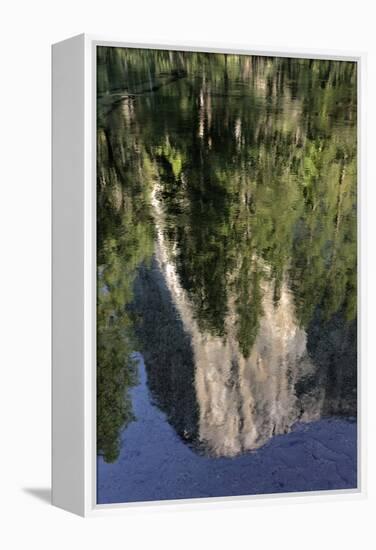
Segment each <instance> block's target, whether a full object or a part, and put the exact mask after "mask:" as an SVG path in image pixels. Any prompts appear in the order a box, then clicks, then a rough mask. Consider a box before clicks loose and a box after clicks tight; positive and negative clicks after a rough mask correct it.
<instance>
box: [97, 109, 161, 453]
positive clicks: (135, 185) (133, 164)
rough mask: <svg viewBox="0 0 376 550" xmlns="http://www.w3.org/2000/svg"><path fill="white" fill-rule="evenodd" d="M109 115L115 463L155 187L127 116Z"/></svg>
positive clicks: (105, 266)
mask: <svg viewBox="0 0 376 550" xmlns="http://www.w3.org/2000/svg"><path fill="white" fill-rule="evenodd" d="M104 120H105V121H106V125H105V126H104V127H101V126H99V127H98V149H97V151H98V155H97V156H98V210H97V214H98V231H97V241H98V243H97V244H98V246H97V264H98V277H97V282H98V292H97V451H98V453H99V454H103V456H104V459H105V460H106V461H107V462H113V461H115V460H116V459H117V457H118V453H119V440H118V438H119V433H120V430H121V428H123V427H125V426H126V425H127V424H128V423H129V422H131V420H132V419H133V413H132V406H131V402H130V399H129V395H128V389H129V388H130V387H131V386H132V385H133V384H134V383H135V381H136V371H135V366H134V364H133V361H132V359H131V353H132V351H134V350H135V347H136V346H135V341H134V334H133V333H134V331H133V324H134V323H133V319H132V317H131V315H130V313H129V312H128V310H127V306H128V305H129V304H130V303H131V301H132V299H133V292H132V287H133V281H134V278H135V275H136V270H137V267H138V265H139V264H140V263H142V262H144V261H147V259H148V258H150V257H151V254H152V244H153V231H152V224H151V221H150V215H149V213H148V208H147V207H146V204H147V200H148V193H149V187H150V186H148V185H145V184H144V181H143V179H142V176H143V177H145V178H146V180H147V181H148V180H151V178H152V168H151V166H150V162H149V160H148V157H147V156H145V155H143V154H142V152H141V151H139V150H138V148H137V147H136V145H137V141H136V137H135V135H131V134H130V132H129V127H127V126H128V122H127V120H126V117H125V118H124V119H120V120H117V121H116V124H114V123H113V122H114V121H112V120H111V117H110V116H109V117H107V119H106V118H105V119H104ZM120 152H121V153H120ZM120 155H121V156H120ZM122 161H123V162H126V165H125V166H124V165H123V164H122ZM140 176H141V177H140Z"/></svg>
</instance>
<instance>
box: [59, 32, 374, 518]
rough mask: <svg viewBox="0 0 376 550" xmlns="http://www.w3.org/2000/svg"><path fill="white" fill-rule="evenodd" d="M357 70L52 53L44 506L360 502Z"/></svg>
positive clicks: (99, 50) (62, 49)
mask: <svg viewBox="0 0 376 550" xmlns="http://www.w3.org/2000/svg"><path fill="white" fill-rule="evenodd" d="M363 66H364V65H363V57H362V56H361V55H342V54H338V53H335V54H333V53H330V52H329V53H328V52H321V53H315V52H308V53H304V52H303V53H302V52H286V51H285V52H272V51H259V50H257V51H253V50H252V48H249V47H247V48H237V49H236V48H230V47H223V46H222V47H213V46H204V45H200V46H187V45H178V44H175V45H145V44H144V45H143V44H126V43H121V42H111V41H106V40H98V39H95V38H92V37H88V36H85V35H80V36H78V37H75V38H72V39H69V40H66V41H64V42H61V43H58V44H56V45H54V46H53V449H52V459H53V460H52V461H53V502H54V503H55V504H56V505H57V506H60V507H63V508H65V509H67V510H70V511H73V512H76V513H79V514H81V515H88V514H91V513H98V512H99V511H108V510H110V509H113V508H114V507H119V506H124V505H130V504H135V503H144V504H145V503H149V504H150V503H154V504H155V503H161V502H168V503H170V505H171V504H177V503H178V502H185V503H186V502H187V501H188V502H190V503H194V502H200V501H203V500H204V501H205V502H208V499H209V501H210V502H212V501H213V499H214V500H215V502H218V501H220V500H221V499H223V498H225V499H229V498H230V499H234V498H240V497H242V498H246V499H251V498H254V497H256V496H258V497H261V496H263V497H266V496H271V495H273V496H274V498H278V497H282V496H283V497H285V496H288V495H289V496H290V497H292V498H298V497H299V498H301V497H302V496H304V498H309V497H312V495H314V496H315V498H317V496H318V495H321V496H324V495H325V498H332V497H333V496H334V497H336V498H338V497H339V496H341V495H343V494H346V495H347V497H348V496H349V493H353V494H354V495H359V494H361V492H362V491H361V489H362V488H363V484H361V481H362V479H363V478H364V471H363V468H361V458H362V455H361V453H360V450H361V447H362V445H361V437H360V436H361V431H360V419H361V416H362V415H361V414H360V412H361V407H363V399H361V386H362V384H363V383H364V382H363V380H364V378H363V374H362V368H361V363H360V349H361V333H360V331H359V326H360V318H361V309H360V296H361V294H360V288H361V271H360V258H361V256H360V234H361V219H362V211H361V204H362V201H361V198H362V194H361V188H362V186H361V175H362V174H361V165H362V157H361V147H360V144H361V136H362V123H361V120H362V112H363V111H362V108H361V107H362V100H361V97H362V89H363V88H362V85H361V82H362V74H363Z"/></svg>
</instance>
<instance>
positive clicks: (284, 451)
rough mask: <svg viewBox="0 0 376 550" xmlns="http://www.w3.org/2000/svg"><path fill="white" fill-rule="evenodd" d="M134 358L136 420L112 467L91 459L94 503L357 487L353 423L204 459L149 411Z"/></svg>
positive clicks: (334, 422)
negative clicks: (94, 478) (233, 454)
mask: <svg viewBox="0 0 376 550" xmlns="http://www.w3.org/2000/svg"><path fill="white" fill-rule="evenodd" d="M137 358H138V368H139V384H138V385H137V386H135V387H134V388H133V389H132V392H131V394H132V395H131V397H132V403H133V409H134V413H135V416H136V420H135V421H134V422H132V423H131V424H130V425H129V426H128V428H127V429H126V430H124V432H123V433H122V441H121V453H120V456H119V459H118V460H117V461H116V462H115V463H113V464H108V463H106V462H104V460H103V458H102V457H98V462H97V468H98V485H97V502H98V504H105V503H121V502H124V503H126V502H137V501H153V500H165V499H184V498H198V497H218V496H236V495H257V494H268V493H269V494H270V493H286V492H296V491H326V490H334V489H350V488H356V486H357V475H356V472H357V424H356V422H355V421H354V420H352V419H343V418H327V419H321V420H318V421H315V422H311V423H306V424H305V423H298V424H296V425H295V427H294V429H293V431H292V432H290V433H288V434H285V435H278V436H275V437H273V438H272V439H271V440H270V441H269V442H268V443H267V444H266V445H264V446H263V447H262V448H260V449H258V450H256V451H252V452H248V453H245V454H242V455H240V456H237V457H232V458H212V457H208V456H203V455H201V454H198V453H197V452H196V451H195V450H194V449H192V448H191V447H190V446H188V445H187V444H185V443H184V441H183V440H182V439H181V438H179V437H178V435H177V434H176V432H175V431H174V429H173V428H172V427H171V426H170V424H169V423H168V422H167V419H166V416H165V414H164V413H163V412H161V411H160V410H159V409H158V408H157V407H156V406H155V405H154V404H153V402H152V399H151V396H150V393H149V390H148V386H147V375H146V370H145V365H144V361H143V358H142V356H141V355H137Z"/></svg>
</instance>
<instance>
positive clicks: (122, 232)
mask: <svg viewBox="0 0 376 550" xmlns="http://www.w3.org/2000/svg"><path fill="white" fill-rule="evenodd" d="M356 169H357V168H356V64H355V63H351V62H339V61H324V60H305V59H283V58H267V57H251V56H237V55H222V54H203V53H187V52H173V51H155V50H139V49H120V48H106V47H100V48H98V187H97V189H98V209H97V212H98V315H97V319H98V320H97V323H98V452H100V453H102V454H103V455H104V457H105V460H107V461H113V460H116V458H117V455H118V445H119V443H118V436H119V432H120V430H121V428H122V427H123V426H126V425H127V424H128V423H129V422H130V421H131V419H132V410H131V404H130V401H129V397H128V388H129V387H130V386H131V385H132V384H134V382H135V373H134V369H133V368H132V361H131V359H130V356H131V352H132V351H134V350H135V349H140V350H141V351H142V349H143V346H144V343H143V342H142V337H141V339H140V340H139V341H138V342H137V343H136V342H135V334H136V332H137V327H138V326H139V323H140V321H141V322H142V319H141V320H140V319H138V318H137V314H135V310H136V311H137V307H136V308H133V309H132V308H130V307H129V306H130V305H131V304H132V303H133V301H134V293H133V284H134V281H135V278H136V277H137V270H138V268H139V266H141V265H143V264H145V263H146V264H148V262H149V261H150V260H151V257H152V255H153V250H154V242H155V225H156V221H155V220H156V215H155V212H154V210H155V208H154V207H153V200H152V194H153V193H155V197H156V199H157V201H158V203H159V204H160V205H162V208H163V218H164V224H163V228H162V230H163V233H164V242H165V243H166V246H167V249H168V250H167V253H168V254H169V256H170V258H171V261H172V262H173V263H174V265H175V266H176V269H177V273H178V276H179V280H180V283H181V285H182V287H183V288H184V289H185V291H187V293H188V295H189V298H190V302H191V305H192V308H193V310H194V314H195V318H196V320H197V322H198V325H199V327H200V330H201V331H202V333H209V334H212V335H215V336H220V337H222V338H224V339H226V337H227V333H228V330H229V326H230V329H231V327H235V333H236V337H237V339H238V344H239V349H240V351H241V353H242V354H243V356H244V357H248V356H249V354H250V352H251V350H252V347H253V344H254V342H255V339H256V337H257V334H258V330H259V325H260V320H261V318H262V315H263V311H262V296H263V291H262V288H263V281H265V280H268V281H271V282H272V283H273V285H274V300H275V303H276V304H277V303H278V302H279V299H280V289H281V285H282V283H283V281H287V282H288V285H289V288H290V289H291V292H292V293H293V296H294V304H295V309H296V315H297V320H298V322H299V324H300V325H301V327H304V328H305V329H308V328H309V326H310V324H311V323H312V322H313V319H314V318H315V323H317V322H322V323H326V322H328V321H329V320H330V319H331V318H333V317H334V316H337V317H338V316H339V317H340V318H341V323H342V325H343V326H345V325H346V324H349V323H351V322H353V321H354V319H355V316H356ZM132 312H133V313H132ZM320 319H321V321H318V320H320ZM353 345H354V346H355V345H356V344H355V342H354V343H353Z"/></svg>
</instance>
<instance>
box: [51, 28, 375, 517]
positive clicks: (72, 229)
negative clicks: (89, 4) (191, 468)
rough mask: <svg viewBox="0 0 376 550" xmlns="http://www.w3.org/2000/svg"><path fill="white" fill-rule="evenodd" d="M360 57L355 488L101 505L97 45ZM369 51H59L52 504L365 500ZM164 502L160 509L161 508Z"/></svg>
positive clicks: (72, 46)
mask: <svg viewBox="0 0 376 550" xmlns="http://www.w3.org/2000/svg"><path fill="white" fill-rule="evenodd" d="M97 46H117V47H125V48H126V47H128V48H146V49H147V48H152V49H172V50H181V51H201V52H211V53H234V54H248V55H263V56H278V57H301V58H312V59H333V60H341V61H353V62H356V63H357V67H358V488H356V489H351V490H338V491H319V492H306V493H285V494H276V495H249V496H248V495H247V496H244V497H243V496H240V497H222V498H207V499H187V500H185V499H184V500H174V501H158V502H145V503H124V504H106V505H97V504H96V47H97ZM365 66H366V54H365V53H363V52H356V53H354V52H351V53H347V52H341V51H323V50H298V51H297V50H295V49H286V48H283V49H281V50H275V49H271V48H270V49H269V48H263V47H262V48H260V47H250V46H249V45H246V46H243V45H234V44H232V45H230V44H218V43H203V42H200V43H194V42H189V43H187V42H185V43H176V42H175V43H173V44H171V43H164V44H162V43H158V44H147V43H142V42H140V43H127V42H124V41H122V40H119V41H116V40H113V39H106V38H103V37H98V36H91V35H85V34H81V35H79V36H75V37H73V38H70V39H67V40H65V41H63V42H59V43H57V44H54V45H53V47H52V96H53V103H52V180H53V181H52V186H53V193H52V211H53V222H52V234H53V238H52V246H53V255H52V274H53V284H52V303H53V307H52V340H53V344H52V348H53V351H52V503H53V504H54V505H56V506H59V507H61V508H64V509H66V510H68V511H71V512H73V513H76V514H79V515H81V516H91V517H93V516H94V517H95V516H98V515H108V514H118V513H119V512H122V513H124V510H125V509H126V510H128V511H130V510H132V511H133V512H134V513H135V512H141V513H142V511H144V510H145V508H146V507H147V509H148V510H159V511H160V510H161V509H163V510H165V509H166V508H168V509H174V510H176V509H177V508H179V509H181V507H182V506H185V507H189V508H190V509H191V508H192V507H194V508H197V507H200V509H203V508H210V509H212V508H217V507H224V506H225V507H229V506H231V507H233V506H251V505H257V506H260V505H268V504H271V503H273V504H277V503H283V502H284V503H290V504H291V503H297V502H302V501H304V502H324V501H325V502H328V501H337V500H343V499H344V498H346V499H350V498H351V499H359V498H364V497H365V496H366V489H365V487H366V441H365V440H366V435H365V434H366V380H365V379H366V372H365V370H366V333H365V322H366V309H365V307H366V300H365V297H366V288H367V281H366V269H365V253H366V249H367V242H366V232H365V229H366V164H365V98H366V94H365ZM161 506H162V507H161Z"/></svg>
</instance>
